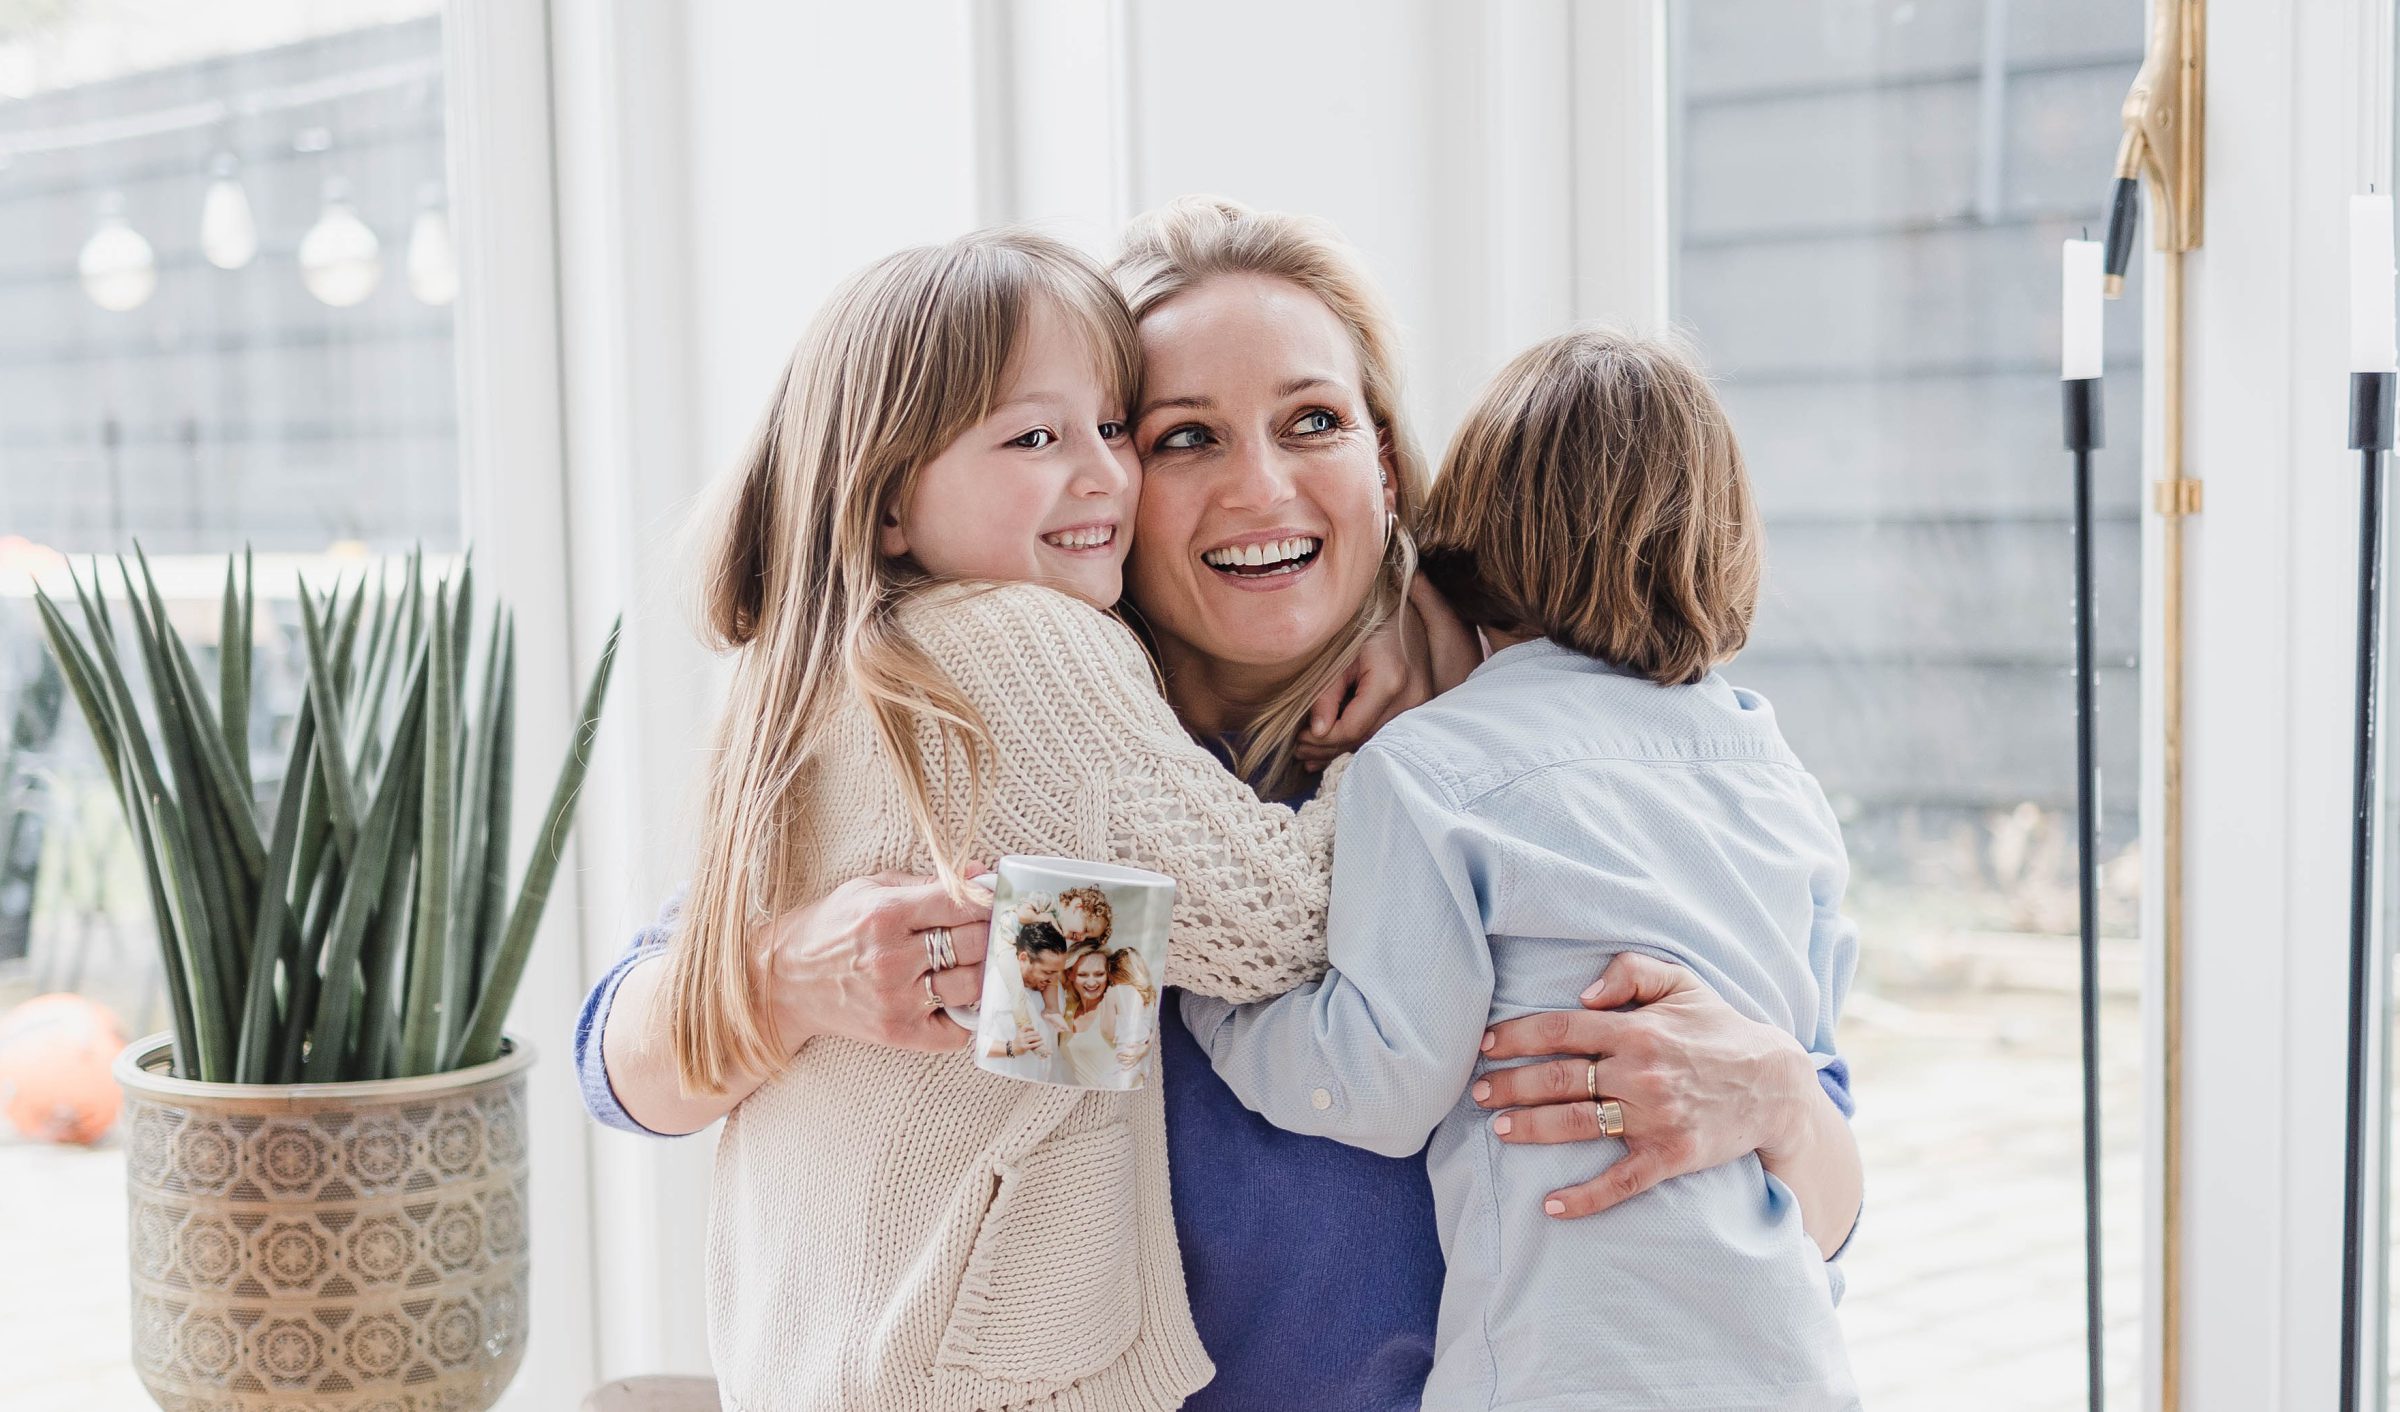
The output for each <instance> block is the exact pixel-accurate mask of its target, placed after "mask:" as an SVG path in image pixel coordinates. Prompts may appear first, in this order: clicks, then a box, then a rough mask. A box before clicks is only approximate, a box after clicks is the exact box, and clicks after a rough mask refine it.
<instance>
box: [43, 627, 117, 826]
mask: <svg viewBox="0 0 2400 1412" xmlns="http://www.w3.org/2000/svg"><path fill="white" fill-rule="evenodd" d="M33 611H34V613H35V615H36V616H38V617H39V618H40V619H41V622H42V635H43V636H44V637H46V638H48V639H49V640H50V655H51V656H52V657H53V658H56V659H57V661H58V670H59V675H61V676H63V677H65V678H66V680H67V689H68V690H69V691H71V692H73V693H74V694H75V706H76V709H77V710H80V711H81V712H82V713H83V723H84V725H85V726H86V727H88V728H89V729H90V731H91V733H92V743H93V744H94V745H96V746H98V747H99V749H100V763H101V764H102V765H104V766H106V767H107V769H108V782H109V784H110V785H111V786H112V787H114V788H116V789H120V790H121V789H123V788H124V787H125V774H124V768H125V767H124V765H123V763H122V762H121V761H119V760H118V759H117V733H116V729H115V723H114V722H113V721H112V720H111V719H110V717H109V714H108V707H107V705H106V704H105V702H104V700H103V694H104V693H105V692H106V690H107V688H105V687H103V686H102V685H101V684H100V681H99V675H100V671H99V668H98V667H97V666H96V665H94V664H93V662H92V659H91V657H90V655H89V654H88V653H87V652H86V651H85V650H84V646H83V643H82V641H81V640H80V639H78V638H77V637H76V636H75V630H74V629H73V628H71V627H69V626H68V625H67V619H66V615H65V614H63V613H61V612H59V611H58V605H57V604H56V603H54V602H52V601H51V600H50V595H49V594H47V593H44V592H42V590H41V587H40V585H38V584H37V585H35V587H34V590H33Z"/></svg>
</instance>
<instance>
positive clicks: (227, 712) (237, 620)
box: [217, 555, 250, 781]
mask: <svg viewBox="0 0 2400 1412" xmlns="http://www.w3.org/2000/svg"><path fill="white" fill-rule="evenodd" d="M247 557H248V556H247V555H245V556H244V558H245V560H247ZM249 627H250V625H249V619H248V614H247V612H246V611H245V609H244V606H243V598H242V594H241V592H240V590H239V589H238V588H237V587H236V586H235V583H234V578H233V560H232V558H231V557H230V556H229V557H227V559H226V560H225V604H224V613H223V617H222V620H221V621H220V622H219V624H218V627H217V705H218V712H217V714H218V717H219V719H220V720H221V721H222V723H223V726H224V732H225V753H226V755H227V756H228V757H229V758H230V759H231V760H232V761H233V768H234V772H235V773H236V774H238V775H240V776H241V778H242V779H243V780H245V781H247V780H249V778H250V662H249V657H248V653H247V649H248V647H249V642H250V639H249V637H248V636H247V634H248V632H249Z"/></svg>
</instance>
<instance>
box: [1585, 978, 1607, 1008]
mask: <svg viewBox="0 0 2400 1412" xmlns="http://www.w3.org/2000/svg"><path fill="white" fill-rule="evenodd" d="M1606 984H1607V982H1606V981H1594V982H1592V988H1591V989H1589V990H1587V991H1585V992H1584V993H1583V1000H1584V1003H1585V1004H1587V1005H1588V1004H1590V1003H1591V1002H1593V1001H1595V1000H1598V999H1599V998H1600V990H1601V987H1602V986H1605V985H1606Z"/></svg>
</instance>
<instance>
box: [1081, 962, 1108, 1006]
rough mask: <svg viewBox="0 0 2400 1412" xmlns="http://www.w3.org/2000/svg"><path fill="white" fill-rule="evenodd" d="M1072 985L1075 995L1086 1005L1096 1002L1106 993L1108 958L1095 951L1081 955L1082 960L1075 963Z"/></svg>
mask: <svg viewBox="0 0 2400 1412" xmlns="http://www.w3.org/2000/svg"><path fill="white" fill-rule="evenodd" d="M1074 984H1075V993H1076V994H1077V995H1079V996H1082V997H1083V1001H1084V1003H1085V1004H1086V1005H1091V1004H1093V1003H1095V1002H1097V1001H1098V1000H1099V999H1100V997H1101V996H1103V995H1106V994H1107V993H1108V958H1107V957H1105V956H1103V955H1101V954H1100V953H1099V952H1097V951H1087V952H1085V953H1083V959H1082V960H1080V961H1077V962H1076V963H1075V974H1074Z"/></svg>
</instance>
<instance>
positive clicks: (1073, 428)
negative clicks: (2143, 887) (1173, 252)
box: [881, 299, 1142, 608]
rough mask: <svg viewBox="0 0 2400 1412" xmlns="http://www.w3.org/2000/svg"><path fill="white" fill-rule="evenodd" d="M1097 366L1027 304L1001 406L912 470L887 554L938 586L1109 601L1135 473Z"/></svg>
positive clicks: (1082, 341) (1119, 417)
mask: <svg viewBox="0 0 2400 1412" xmlns="http://www.w3.org/2000/svg"><path fill="white" fill-rule="evenodd" d="M1096 362H1097V359H1096V358H1095V357H1094V356H1093V350H1092V347H1091V342H1090V340H1089V339H1088V338H1086V337H1085V336H1084V334H1083V331H1082V330H1081V329H1080V328H1079V327H1077V326H1076V325H1074V324H1073V323H1071V322H1069V320H1068V319H1067V317H1066V315H1065V314H1064V313H1063V312H1061V311H1060V310H1059V309H1058V308H1057V307H1056V306H1055V305H1054V304H1053V303H1052V302H1051V301H1049V300H1047V299H1041V300H1036V301H1034V304H1033V307H1032V309H1031V310H1030V311H1029V312H1028V313H1027V315H1026V319H1025V328H1024V330H1023V332H1022V333H1021V334H1020V335H1019V337H1018V340H1017V349H1016V354H1015V356H1014V358H1013V359H1012V360H1011V367H1010V372H1009V377H1008V384H1007V386H1006V388H1004V389H1003V390H1002V392H1001V394H1000V400H999V404H998V405H997V406H995V407H994V408H993V409H992V413H991V415H990V416H988V417H985V418H984V419H983V420H982V421H981V422H979V423H977V424H976V425H975V426H973V427H971V428H969V429H968V431H967V433H966V434H965V435H963V436H961V437H960V438H959V439H958V440H956V441H954V442H952V443H951V444H950V446H949V447H948V448H947V449H945V450H944V451H943V452H942V454H941V455H939V456H936V457H934V458H933V459H932V460H931V461H929V462H927V463H926V464H925V466H924V467H923V468H922V469H921V470H919V471H918V473H917V475H916V478H915V480H914V482H913V483H912V484H911V485H910V487H909V489H908V492H907V494H906V495H905V496H904V497H903V499H902V502H901V503H900V504H899V505H897V506H895V507H893V509H892V511H891V512H890V513H888V514H886V516H885V517H884V524H883V535H882V545H881V547H882V550H883V552H884V553H885V554H886V555H888V556H892V557H895V558H896V557H898V556H900V555H904V554H905V555H908V556H910V557H913V558H914V559H915V560H916V561H917V564H918V566H919V567H920V568H922V569H924V570H925V572H927V573H929V574H932V575H933V576H934V577H936V578H944V579H996V580H999V581H1001V582H1005V583H1041V584H1048V585H1049V586H1050V587H1052V588H1056V589H1059V590H1061V591H1063V592H1066V593H1071V594H1074V595H1075V596H1076V597H1077V598H1080V599H1082V600H1084V601H1085V602H1086V603H1089V604H1091V605H1092V606H1093V607H1095V608H1106V607H1109V606H1110V605H1112V604H1114V603H1115V602H1116V601H1117V596H1118V595H1119V594H1120V593H1122V592H1123V591H1124V572H1123V571H1124V565H1125V550H1126V547H1127V545H1128V543H1129V540H1130V536H1131V533H1132V529H1133V523H1132V521H1133V509H1134V504H1135V502H1136V501H1137V500H1138V499H1139V498H1140V496H1141V484H1142V468H1141V462H1140V461H1139V460H1138V459H1136V457H1135V456H1134V454H1133V441H1132V438H1131V437H1130V436H1128V435H1127V434H1126V426H1125V416H1126V409H1125V408H1124V407H1123V406H1121V405H1119V404H1118V403H1117V402H1116V401H1115V400H1114V394H1112V393H1111V392H1110V391H1109V390H1108V388H1107V385H1106V382H1105V380H1104V379H1103V378H1102V377H1101V375H1100V373H1099V371H1098V369H1097V367H1096Z"/></svg>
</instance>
